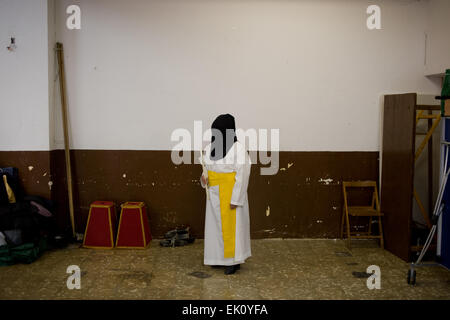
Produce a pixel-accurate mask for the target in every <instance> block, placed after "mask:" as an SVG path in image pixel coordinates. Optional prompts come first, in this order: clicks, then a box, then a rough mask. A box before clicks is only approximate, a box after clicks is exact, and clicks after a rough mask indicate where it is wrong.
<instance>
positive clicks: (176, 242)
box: [159, 226, 195, 247]
mask: <svg viewBox="0 0 450 320" xmlns="http://www.w3.org/2000/svg"><path fill="white" fill-rule="evenodd" d="M189 229H190V228H189V227H184V226H181V227H177V228H176V229H175V230H171V231H169V232H167V233H166V234H165V235H164V238H165V240H162V241H160V242H159V244H160V245H161V246H162V247H181V246H185V245H187V244H189V243H193V242H194V241H195V238H194V237H192V236H191V235H190V233H189Z"/></svg>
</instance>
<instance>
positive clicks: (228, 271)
mask: <svg viewBox="0 0 450 320" xmlns="http://www.w3.org/2000/svg"><path fill="white" fill-rule="evenodd" d="M240 269H241V265H240V264H235V265H234V266H227V267H225V271H224V273H225V274H226V275H230V274H234V273H235V272H236V271H237V270H240Z"/></svg>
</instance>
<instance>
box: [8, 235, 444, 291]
mask: <svg viewBox="0 0 450 320" xmlns="http://www.w3.org/2000/svg"><path fill="white" fill-rule="evenodd" d="M252 252H253V256H252V257H251V258H250V259H248V261H247V263H246V264H245V265H243V266H242V268H241V270H240V271H238V272H237V274H235V275H231V276H226V275H224V274H223V270H221V269H213V268H211V267H208V266H204V265H203V263H202V262H203V242H202V241H201V240H197V241H196V242H195V243H194V244H192V245H189V246H186V247H179V248H162V247H160V246H159V244H158V241H153V242H152V243H151V246H150V247H149V248H148V249H146V250H126V249H114V250H94V249H82V248H78V246H75V245H72V246H70V247H68V248H66V249H63V250H54V251H48V252H46V253H45V254H44V255H43V256H42V257H41V258H40V259H39V260H37V261H35V262H34V263H32V264H30V265H23V264H22V265H14V266H9V267H0V283H1V285H0V299H450V271H449V270H446V269H444V268H443V267H433V268H421V269H419V270H418V275H417V285H416V286H415V287H411V286H408V285H407V284H406V272H407V270H408V265H407V264H406V263H405V262H403V261H402V260H400V259H398V258H396V257H395V256H393V255H392V254H390V253H389V252H387V251H384V250H382V249H380V248H378V247H377V246H376V245H375V244H374V243H373V242H370V241H359V242H357V243H356V244H353V246H352V250H351V253H350V251H348V250H347V249H346V247H345V245H344V242H343V241H340V240H253V241H252ZM347 253H350V254H347ZM69 265H78V266H79V267H80V268H81V289H80V290H69V289H67V286H66V281H67V277H68V276H69V275H68V274H67V273H66V269H67V267H68V266H69ZM369 265H378V266H379V267H380V269H381V289H380V290H369V289H368V288H367V286H366V279H364V278H357V277H355V276H354V275H353V274H352V273H353V272H354V271H356V272H365V271H366V268H367V267H368V266H369ZM193 272H202V273H203V274H206V275H207V276H208V275H209V277H207V278H198V277H195V276H193V275H190V274H191V273H193Z"/></svg>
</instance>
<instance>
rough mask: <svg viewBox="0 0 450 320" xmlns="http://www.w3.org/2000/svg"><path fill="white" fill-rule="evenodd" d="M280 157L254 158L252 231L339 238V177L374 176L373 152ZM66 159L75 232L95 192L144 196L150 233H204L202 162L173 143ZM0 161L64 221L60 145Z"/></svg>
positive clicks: (104, 196) (122, 197)
mask: <svg viewBox="0 0 450 320" xmlns="http://www.w3.org/2000/svg"><path fill="white" fill-rule="evenodd" d="M6 154H7V155H6ZM279 159H280V168H283V169H284V170H280V171H279V172H278V174H277V175H274V176H261V175H260V168H261V166H260V165H253V166H252V173H251V177H250V184H249V189H248V196H249V204H250V221H251V235H252V238H337V237H339V228H340V219H341V214H342V181H343V180H377V181H378V152H280V154H279ZM71 160H72V166H73V167H72V174H73V181H74V188H73V189H74V202H75V220H76V227H77V231H78V232H84V228H85V225H86V221H87V216H88V213H89V205H90V203H92V202H93V201H95V200H111V201H114V202H115V203H116V205H117V206H118V207H117V209H119V205H120V204H121V203H123V202H126V201H144V202H145V203H146V204H147V206H148V209H149V210H148V211H149V216H150V227H151V231H152V233H153V236H154V237H156V238H158V237H161V236H162V235H163V234H164V233H165V232H166V231H168V230H169V229H172V228H174V227H175V226H177V225H179V224H188V225H190V226H191V229H192V232H193V234H194V236H196V237H200V238H202V237H203V230H204V214H205V213H204V208H205V201H206V195H205V192H204V190H203V189H202V188H201V186H200V182H199V177H200V175H201V172H202V168H201V165H194V164H193V165H174V164H173V163H172V161H171V158H170V151H135V150H133V151H129V150H72V151H71ZM0 166H16V167H18V168H19V172H20V175H21V178H22V182H23V184H24V188H25V190H26V191H27V192H28V193H30V194H39V195H42V196H45V197H50V198H52V199H53V200H54V201H55V203H56V204H57V220H58V225H59V226H60V227H61V228H64V227H67V225H68V224H69V213H68V212H69V210H68V205H67V191H66V190H67V189H66V188H67V185H66V174H65V162H64V151H63V150H55V151H49V152H45V151H43V152H40V151H39V152H37V153H36V152H28V151H27V152H22V151H20V152H0ZM29 166H33V170H29V169H28V167H29ZM45 173H47V174H45ZM44 174H45V175H44ZM37 180H39V183H37V182H36V181H37ZM50 181H51V182H52V185H51V190H50V186H49V185H48V183H49V182H50ZM268 208H270V209H269V210H268ZM268 212H269V214H267V213H268Z"/></svg>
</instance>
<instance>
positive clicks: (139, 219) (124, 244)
mask: <svg viewBox="0 0 450 320" xmlns="http://www.w3.org/2000/svg"><path fill="white" fill-rule="evenodd" d="M121 207H122V210H121V213H120V221H119V231H118V232H117V239H116V247H117V248H135V249H145V248H147V246H148V245H149V243H150V240H152V236H151V234H150V227H149V224H148V216H147V209H146V207H145V204H144V203H143V202H125V203H124V204H122V206H121Z"/></svg>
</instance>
